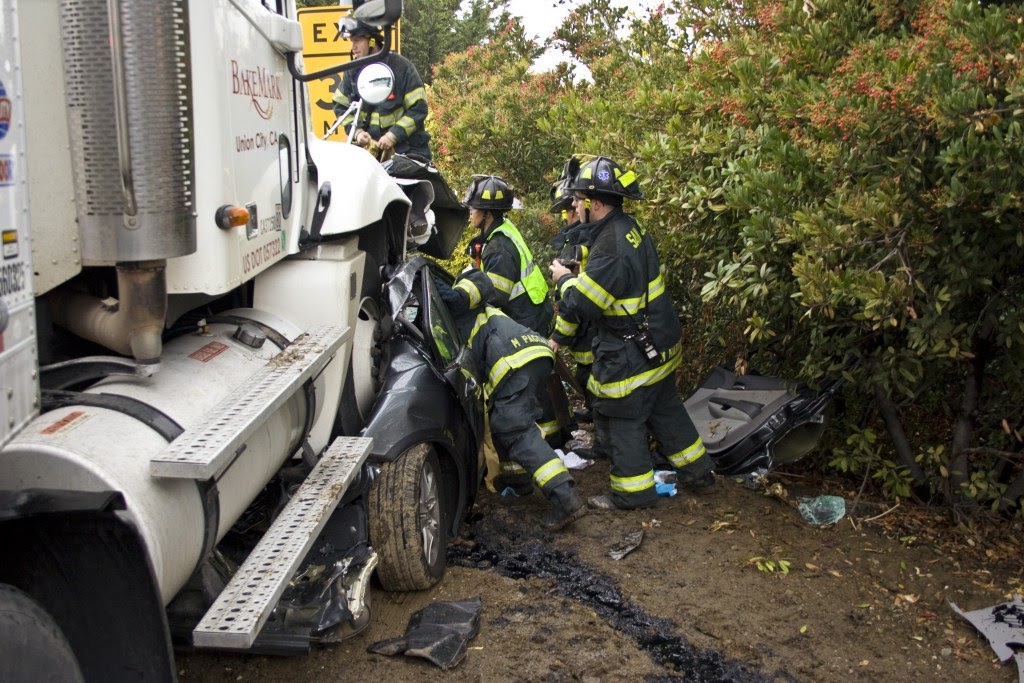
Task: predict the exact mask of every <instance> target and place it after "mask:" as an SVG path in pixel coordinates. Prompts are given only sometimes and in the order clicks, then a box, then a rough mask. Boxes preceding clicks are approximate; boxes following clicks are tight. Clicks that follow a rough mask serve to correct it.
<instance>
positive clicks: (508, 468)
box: [501, 460, 528, 474]
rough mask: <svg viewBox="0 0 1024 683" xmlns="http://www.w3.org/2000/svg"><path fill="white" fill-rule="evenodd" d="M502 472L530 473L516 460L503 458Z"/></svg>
mask: <svg viewBox="0 0 1024 683" xmlns="http://www.w3.org/2000/svg"><path fill="white" fill-rule="evenodd" d="M501 473H502V474H528V472H527V471H526V469H525V468H524V467H523V466H522V465H520V464H519V463H517V462H515V461H514V460H503V461H502V462H501Z"/></svg>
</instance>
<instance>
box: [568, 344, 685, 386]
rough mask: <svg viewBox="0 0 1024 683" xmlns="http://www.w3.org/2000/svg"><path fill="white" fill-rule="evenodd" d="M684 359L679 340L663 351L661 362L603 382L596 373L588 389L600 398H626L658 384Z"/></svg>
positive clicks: (588, 382) (589, 381)
mask: <svg viewBox="0 0 1024 683" xmlns="http://www.w3.org/2000/svg"><path fill="white" fill-rule="evenodd" d="M682 359H683V347H682V345H681V344H680V343H679V342H676V344H675V345H674V346H673V347H672V348H671V349H669V350H668V351H663V352H662V353H661V357H660V359H659V360H660V361H661V364H660V365H658V366H656V367H653V368H651V369H650V370H645V371H644V372H641V373H639V374H637V375H633V376H632V377H627V378H625V379H620V380H616V381H614V382H607V383H604V384H602V383H601V382H599V381H598V380H597V377H595V376H594V375H591V376H590V380H588V381H587V389H589V390H590V393H592V394H593V395H594V396H598V397H600V398H625V397H626V396H629V395H630V394H631V393H633V392H634V391H635V390H637V389H639V388H640V387H645V386H649V385H651V384H656V383H657V382H660V381H661V380H663V379H665V378H666V377H668V376H670V375H671V374H672V373H673V372H674V371H675V369H676V368H678V367H679V364H680V362H682Z"/></svg>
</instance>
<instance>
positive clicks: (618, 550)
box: [608, 529, 644, 560]
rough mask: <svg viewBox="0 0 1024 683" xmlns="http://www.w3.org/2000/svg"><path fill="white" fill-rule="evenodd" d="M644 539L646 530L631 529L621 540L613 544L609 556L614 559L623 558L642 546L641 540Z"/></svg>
mask: <svg viewBox="0 0 1024 683" xmlns="http://www.w3.org/2000/svg"><path fill="white" fill-rule="evenodd" d="M643 540H644V530H643V529H637V530H636V531H630V532H629V533H628V534H626V535H625V536H624V537H623V538H622V540H621V541H619V542H618V543H616V544H615V545H613V546H612V547H611V548H610V549H609V550H608V557H610V558H612V559H613V560H621V559H622V558H624V557H625V556H626V555H629V554H630V553H631V552H633V551H634V550H636V549H637V548H639V547H640V542H641V541H643Z"/></svg>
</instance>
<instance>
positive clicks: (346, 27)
mask: <svg viewBox="0 0 1024 683" xmlns="http://www.w3.org/2000/svg"><path fill="white" fill-rule="evenodd" d="M338 29H339V30H340V31H341V37H342V38H344V39H345V40H352V39H353V38H358V37H359V36H367V37H369V38H370V46H371V47H375V46H376V45H378V44H380V43H382V42H383V41H384V32H383V30H382V29H380V28H378V27H377V26H373V25H371V24H367V23H366V22H365V21H360V20H359V19H356V18H354V17H342V18H341V19H340V20H339V21H338Z"/></svg>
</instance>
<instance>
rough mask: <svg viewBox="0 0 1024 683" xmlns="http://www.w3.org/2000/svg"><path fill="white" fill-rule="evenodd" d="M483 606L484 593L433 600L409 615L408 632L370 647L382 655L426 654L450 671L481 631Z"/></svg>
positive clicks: (411, 655) (425, 655)
mask: <svg viewBox="0 0 1024 683" xmlns="http://www.w3.org/2000/svg"><path fill="white" fill-rule="evenodd" d="M482 609H483V600H482V599H481V598H480V597H475V598H470V599H469V600H452V601H444V602H432V603H430V604H429V605H427V606H426V607H424V608H423V609H421V610H420V611H418V612H416V613H415V614H413V615H412V617H410V618H409V625H408V627H407V628H406V630H405V635H404V636H401V637H399V638H390V639H388V640H381V641H379V642H376V643H373V644H372V645H370V646H369V647H368V648H366V649H367V651H368V652H373V653H376V654H381V655H388V656H391V655H400V654H405V655H408V656H410V657H422V658H423V659H426V660H427V661H429V662H431V663H433V664H436V665H437V666H439V667H441V668H442V669H444V670H445V671H447V670H448V669H451V668H452V667H454V666H456V665H457V664H458V663H459V662H461V661H462V660H463V659H464V658H465V656H466V650H467V645H466V644H467V643H468V642H469V641H470V640H472V639H473V638H474V637H475V636H476V634H477V633H479V632H480V611H481V610H482Z"/></svg>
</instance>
